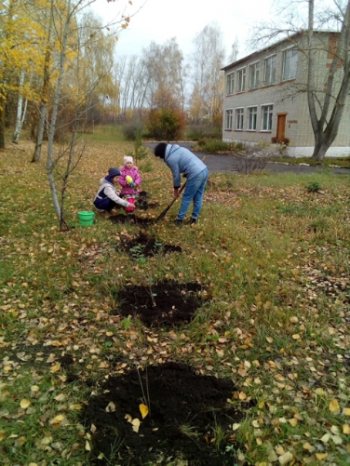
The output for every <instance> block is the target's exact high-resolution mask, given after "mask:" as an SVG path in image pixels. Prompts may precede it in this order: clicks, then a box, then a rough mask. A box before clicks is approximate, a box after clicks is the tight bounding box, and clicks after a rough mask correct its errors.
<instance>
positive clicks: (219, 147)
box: [198, 138, 236, 154]
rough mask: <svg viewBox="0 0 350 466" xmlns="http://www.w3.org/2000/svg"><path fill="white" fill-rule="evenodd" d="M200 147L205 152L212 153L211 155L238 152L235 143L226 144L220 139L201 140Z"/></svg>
mask: <svg viewBox="0 0 350 466" xmlns="http://www.w3.org/2000/svg"><path fill="white" fill-rule="evenodd" d="M198 145H199V147H200V148H201V150H202V151H203V152H210V153H211V154H217V153H219V152H234V151H235V150H236V144H235V143H232V142H231V143H229V142H224V141H221V140H219V139H207V138H204V139H200V140H199V141H198Z"/></svg>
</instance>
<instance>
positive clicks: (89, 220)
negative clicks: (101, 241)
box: [78, 211, 95, 227]
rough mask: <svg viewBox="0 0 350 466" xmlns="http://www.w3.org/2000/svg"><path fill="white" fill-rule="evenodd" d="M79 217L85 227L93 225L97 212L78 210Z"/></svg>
mask: <svg viewBox="0 0 350 466" xmlns="http://www.w3.org/2000/svg"><path fill="white" fill-rule="evenodd" d="M78 217H79V223H80V225H81V226H83V227H90V226H91V225H93V224H94V217H95V214H94V212H88V211H84V212H78Z"/></svg>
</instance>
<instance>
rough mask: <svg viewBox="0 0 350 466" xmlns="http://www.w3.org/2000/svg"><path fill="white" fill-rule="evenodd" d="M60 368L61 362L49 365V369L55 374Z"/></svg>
mask: <svg viewBox="0 0 350 466" xmlns="http://www.w3.org/2000/svg"><path fill="white" fill-rule="evenodd" d="M60 370H61V364H60V363H59V362H58V363H57V364H54V365H53V366H52V367H51V371H50V372H52V373H53V374H55V373H56V372H59V371H60Z"/></svg>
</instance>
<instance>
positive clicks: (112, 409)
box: [106, 401, 116, 413]
mask: <svg viewBox="0 0 350 466" xmlns="http://www.w3.org/2000/svg"><path fill="white" fill-rule="evenodd" d="M115 410H116V406H115V403H113V401H110V402H109V403H108V405H107V406H106V412H107V413H114V412H115Z"/></svg>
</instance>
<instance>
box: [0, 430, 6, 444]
mask: <svg viewBox="0 0 350 466" xmlns="http://www.w3.org/2000/svg"><path fill="white" fill-rule="evenodd" d="M4 438H5V432H4V431H3V430H2V431H1V432H0V442H2V441H3V440H4Z"/></svg>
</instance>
